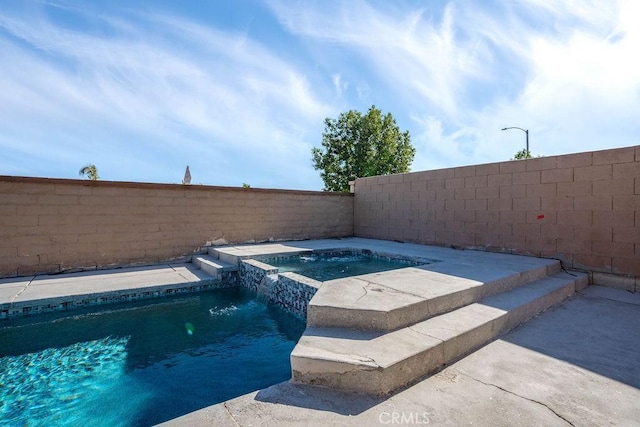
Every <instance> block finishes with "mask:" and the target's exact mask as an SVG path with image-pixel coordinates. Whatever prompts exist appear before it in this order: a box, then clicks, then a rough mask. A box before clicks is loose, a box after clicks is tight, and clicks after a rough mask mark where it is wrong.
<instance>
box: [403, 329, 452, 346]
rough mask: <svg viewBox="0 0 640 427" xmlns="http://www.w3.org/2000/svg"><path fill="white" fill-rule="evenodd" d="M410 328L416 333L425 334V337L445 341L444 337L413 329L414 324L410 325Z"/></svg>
mask: <svg viewBox="0 0 640 427" xmlns="http://www.w3.org/2000/svg"><path fill="white" fill-rule="evenodd" d="M409 330H410V331H413V332H415V333H416V334H420V335H423V336H425V337H429V338H433V339H434V340H437V341H440V342H441V343H443V342H444V340H443V339H442V338H438V337H434V336H433V335H430V334H426V333H424V332H422V331H417V330H415V329H413V326H409Z"/></svg>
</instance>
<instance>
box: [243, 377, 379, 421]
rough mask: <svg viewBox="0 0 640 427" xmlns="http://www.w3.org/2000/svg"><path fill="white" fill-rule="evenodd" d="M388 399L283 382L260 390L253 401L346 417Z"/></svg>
mask: <svg viewBox="0 0 640 427" xmlns="http://www.w3.org/2000/svg"><path fill="white" fill-rule="evenodd" d="M388 397H389V396H386V397H375V396H366V395H361V394H357V393H349V392H343V391H339V390H333V389H326V388H321V387H314V386H309V385H303V384H295V383H292V382H284V383H280V384H276V385H274V386H271V387H269V388H266V389H264V390H260V391H259V392H258V393H257V394H256V396H255V400H257V401H259V402H266V403H276V404H280V405H287V406H295V407H299V408H306V409H315V410H317V411H324V412H332V413H336V414H340V415H345V416H348V415H358V414H361V413H362V412H365V411H366V410H368V409H371V408H373V407H374V406H376V405H378V404H379V403H380V402H382V401H384V400H386V399H387V398H388Z"/></svg>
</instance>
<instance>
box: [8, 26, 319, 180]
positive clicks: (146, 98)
mask: <svg viewBox="0 0 640 427" xmlns="http://www.w3.org/2000/svg"><path fill="white" fill-rule="evenodd" d="M33 18H34V17H33V16H30V17H29V19H26V17H13V16H8V15H3V16H0V28H1V29H4V32H5V34H8V36H9V37H6V36H5V38H4V39H2V38H0V46H2V52H3V53H2V54H0V55H2V56H4V57H5V58H4V59H3V63H6V64H10V66H8V67H3V68H2V70H0V82H2V87H3V88H4V90H3V91H1V93H0V116H2V118H1V119H0V122H3V123H2V127H3V129H4V130H5V131H4V133H3V134H4V136H3V138H2V139H0V144H2V145H3V146H4V148H5V149H9V148H10V149H12V150H15V147H21V151H22V152H23V153H24V154H28V155H30V156H32V157H39V156H47V157H50V156H54V157H53V159H54V160H55V153H56V152H59V153H60V154H61V155H64V156H71V157H73V158H76V159H77V160H76V163H77V164H81V163H83V162H85V160H81V159H83V158H87V157H89V156H90V155H95V156H96V157H95V158H89V159H87V161H95V162H96V163H101V162H100V160H101V161H102V163H101V166H102V169H103V173H102V176H103V177H104V178H106V179H108V178H109V176H110V175H112V174H111V173H110V172H109V170H110V169H116V170H118V172H120V171H119V169H120V168H119V165H120V164H121V163H120V159H121V158H129V163H132V166H133V168H132V170H131V171H130V173H131V176H132V178H131V179H148V180H171V179H172V178H171V177H170V176H166V175H165V178H164V179H163V178H162V172H159V171H158V170H154V169H153V168H151V169H149V168H141V169H142V170H145V172H143V173H140V172H139V171H137V170H138V168H136V167H135V164H136V161H137V159H140V160H141V161H143V159H144V158H145V155H144V153H145V152H148V153H153V154H156V155H157V154H160V157H162V153H163V152H164V155H165V156H170V157H168V158H166V159H164V162H165V163H169V162H170V161H171V162H175V166H174V167H173V168H175V169H176V170H183V169H184V164H185V163H186V162H192V170H194V175H195V174H196V173H197V171H198V170H199V171H204V170H207V169H209V168H211V169H218V171H220V172H221V173H220V172H219V174H210V173H208V174H207V181H208V182H209V183H214V184H215V183H228V184H230V183H233V182H234V181H231V180H229V179H227V176H228V175H232V176H233V175H238V176H233V178H232V179H234V180H237V184H238V185H239V184H241V183H242V182H243V181H242V180H241V175H242V174H245V175H250V174H251V172H252V171H251V169H250V168H246V169H245V170H241V169H242V168H233V167H225V165H231V164H233V163H235V162H234V159H235V158H241V157H245V158H246V159H247V160H252V159H253V160H254V163H258V162H257V161H256V160H255V159H256V158H258V159H263V161H262V162H261V163H265V164H264V165H258V168H260V167H262V168H264V170H265V174H267V173H274V174H278V172H276V171H277V170H282V168H283V167H284V166H285V165H286V164H287V163H288V161H291V163H296V164H300V163H301V162H302V161H304V166H307V165H308V163H309V160H308V158H309V150H310V148H311V145H312V142H311V141H300V140H299V139H298V137H299V132H300V128H301V127H303V126H305V125H306V126H310V125H312V124H315V123H318V124H320V123H321V121H322V119H323V117H324V116H325V115H327V114H328V113H329V112H330V110H329V108H328V107H327V105H326V104H324V103H323V101H321V100H319V99H318V98H317V96H316V95H315V93H314V91H313V89H312V88H311V86H310V84H309V82H308V81H307V79H306V77H305V76H304V75H303V74H301V73H300V72H299V71H298V70H297V69H296V68H295V67H294V66H291V65H289V64H287V63H286V62H284V61H282V60H281V59H279V58H278V56H277V55H276V54H274V53H273V52H270V51H269V50H268V49H266V48H265V47H264V46H262V45H261V44H259V43H258V42H256V41H254V40H251V39H248V38H247V37H245V36H244V35H243V34H242V33H228V32H222V31H219V30H216V29H213V28H208V27H205V26H203V25H200V24H196V23H194V22H189V21H186V20H184V19H181V18H175V17H169V16H163V15H155V16H144V17H142V16H138V17H136V23H137V25H123V23H122V19H121V18H118V19H112V18H110V17H108V16H107V17H102V18H101V19H102V22H101V23H102V25H103V26H105V27H107V28H109V30H110V32H111V33H113V34H114V35H113V36H112V37H96V36H94V35H91V34H86V33H84V32H81V31H76V30H72V29H65V28H62V27H60V26H59V25H56V24H55V23H54V22H53V21H52V20H51V19H47V18H46V17H43V16H42V15H40V16H37V18H36V19H37V21H35V22H34V21H33ZM15 39H17V40H19V41H20V42H19V43H16V42H15V41H14V40H15ZM184 46H188V49H184V48H183V47H184ZM43 53H44V57H43ZM52 59H53V60H52ZM24 70H29V73H28V75H25V74H24ZM25 117H28V119H29V120H30V121H32V122H33V123H34V124H35V123H38V125H37V126H38V127H40V128H42V129H49V131H51V130H53V131H54V132H56V131H57V132H60V133H61V134H62V135H60V136H61V138H59V139H58V146H57V147H50V149H48V150H47V149H45V150H44V151H42V150H37V149H36V146H40V145H41V144H42V145H44V146H45V147H46V143H45V142H44V141H43V138H42V137H43V135H42V136H41V138H38V137H37V136H36V135H32V136H33V138H30V139H31V141H33V143H32V144H29V138H25V129H24V125H25V120H23V118H25ZM21 118H22V119H21ZM111 130H115V132H117V133H121V135H122V138H123V139H122V140H119V138H114V135H113V134H111ZM49 131H46V132H49ZM26 133H28V132H26ZM64 134H66V137H65V135H64ZM265 142H268V143H265ZM269 143H272V145H269ZM300 143H302V144H303V145H305V146H306V148H307V150H306V151H307V152H306V153H305V156H304V158H300V157H299V156H300V153H299V152H298V150H296V149H293V150H291V149H290V148H291V147H293V146H297V145H299V144H300ZM110 152H113V153H114V154H115V155H111V156H110V155H109V153H110ZM62 153H64V154H62ZM172 153H173V154H172ZM271 154H278V155H280V158H278V157H276V156H273V157H271V156H270V155H271ZM265 155H266V156H265ZM290 156H293V157H292V158H290ZM265 157H271V160H270V161H269V164H266V162H264V159H265ZM50 158H51V157H50ZM110 158H111V160H110V163H109V164H105V161H109V159H110ZM176 159H181V161H180V162H179V163H178V162H176V161H175V160H176ZM193 163H196V164H198V166H199V167H194V165H193ZM161 166H165V165H161ZM272 168H273V172H269V170H271V169H272ZM238 169H240V170H238ZM292 169H294V170H295V169H296V166H293V167H292ZM305 169H308V167H305ZM312 173H313V172H310V171H306V174H307V175H311V174H312ZM144 174H147V176H145V175H144ZM118 177H119V179H121V177H122V174H120V175H119V176H118ZM196 177H197V175H196V176H194V181H196V179H197V178H196ZM216 180H219V181H218V182H216ZM247 180H249V178H246V179H245V181H247ZM265 184H268V182H265ZM254 185H255V184H254Z"/></svg>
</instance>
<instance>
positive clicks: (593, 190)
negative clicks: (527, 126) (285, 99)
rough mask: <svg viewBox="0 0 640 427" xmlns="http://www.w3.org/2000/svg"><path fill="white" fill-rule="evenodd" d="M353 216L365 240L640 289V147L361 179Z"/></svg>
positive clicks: (358, 231) (359, 233) (358, 233)
mask: <svg viewBox="0 0 640 427" xmlns="http://www.w3.org/2000/svg"><path fill="white" fill-rule="evenodd" d="M354 209H355V213H354V217H355V219H354V222H355V235H356V236H358V237H367V238H375V239H385V240H399V241H407V242H417V243H425V244H435V245H447V246H449V245H452V246H456V247H461V248H479V249H486V250H491V251H502V252H512V253H519V254H528V255H535V256H543V257H550V258H559V259H561V260H562V261H563V263H564V265H565V266H566V267H569V268H577V269H586V270H589V271H592V272H601V273H613V274H616V275H620V276H623V277H625V278H628V279H631V280H627V281H626V282H625V283H627V285H625V287H627V288H629V289H631V290H633V289H634V286H635V285H634V283H638V282H640V280H639V279H638V278H639V277H640V146H636V147H628V148H620V149H613V150H605V151H596V152H587V153H578V154H570V155H563V156H550V157H540V158H534V159H529V160H517V161H508V162H502V163H491V164H484V165H474V166H466V167H457V168H450V169H440V170H431V171H425V172H415V173H407V174H398V175H387V176H378V177H370V178H362V179H358V180H356V183H355V207H354ZM634 281H635V282H634Z"/></svg>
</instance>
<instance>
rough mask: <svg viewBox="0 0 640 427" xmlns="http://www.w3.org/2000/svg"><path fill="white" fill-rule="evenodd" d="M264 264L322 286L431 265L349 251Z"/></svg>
mask: <svg viewBox="0 0 640 427" xmlns="http://www.w3.org/2000/svg"><path fill="white" fill-rule="evenodd" d="M264 262H265V263H266V264H269V265H272V266H274V267H277V268H278V272H280V273H285V272H293V273H298V274H300V275H303V276H305V277H309V278H311V279H314V280H318V281H320V282H324V281H327V280H333V279H341V278H344V277H349V276H359V275H362V274H369V273H377V272H381V271H389V270H394V269H398V268H405V267H411V266H415V265H421V264H427V263H428V261H426V260H425V261H417V260H412V259H408V258H398V257H390V256H382V255H376V254H373V253H370V252H368V251H367V252H362V251H347V250H345V251H330V252H315V253H308V254H300V255H295V256H288V257H277V258H267V259H265V260H264Z"/></svg>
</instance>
